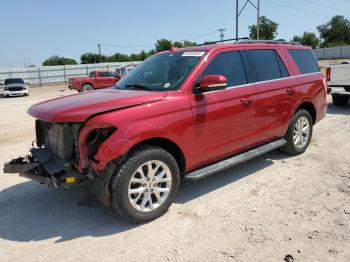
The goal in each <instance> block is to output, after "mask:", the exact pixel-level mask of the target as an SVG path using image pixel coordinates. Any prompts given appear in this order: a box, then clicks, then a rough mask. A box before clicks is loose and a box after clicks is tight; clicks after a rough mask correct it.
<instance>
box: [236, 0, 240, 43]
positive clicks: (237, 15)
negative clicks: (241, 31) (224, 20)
mask: <svg viewBox="0 0 350 262" xmlns="http://www.w3.org/2000/svg"><path fill="white" fill-rule="evenodd" d="M238 1H239V0H236V42H237V41H238V17H239V14H238Z"/></svg>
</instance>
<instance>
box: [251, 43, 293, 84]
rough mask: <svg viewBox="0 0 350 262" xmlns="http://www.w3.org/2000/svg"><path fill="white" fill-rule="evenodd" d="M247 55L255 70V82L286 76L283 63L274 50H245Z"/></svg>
mask: <svg viewBox="0 0 350 262" xmlns="http://www.w3.org/2000/svg"><path fill="white" fill-rule="evenodd" d="M247 55H248V59H249V61H250V63H251V64H252V66H253V68H254V70H255V81H256V82H261V81H267V80H272V79H278V78H282V77H286V76H288V71H287V69H286V68H285V65H284V64H283V62H282V60H280V58H279V57H278V55H277V54H275V51H274V50H247ZM279 60H280V61H279Z"/></svg>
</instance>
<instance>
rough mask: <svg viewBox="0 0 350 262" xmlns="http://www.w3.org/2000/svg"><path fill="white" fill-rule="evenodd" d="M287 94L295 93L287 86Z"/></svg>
mask: <svg viewBox="0 0 350 262" xmlns="http://www.w3.org/2000/svg"><path fill="white" fill-rule="evenodd" d="M287 94H288V95H290V96H292V95H294V94H295V90H294V89H293V88H287Z"/></svg>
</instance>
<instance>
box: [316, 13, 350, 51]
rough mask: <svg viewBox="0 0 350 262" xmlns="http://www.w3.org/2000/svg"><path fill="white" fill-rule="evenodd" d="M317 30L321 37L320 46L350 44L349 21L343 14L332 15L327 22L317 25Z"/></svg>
mask: <svg viewBox="0 0 350 262" xmlns="http://www.w3.org/2000/svg"><path fill="white" fill-rule="evenodd" d="M317 30H318V32H319V33H320V36H321V39H322V43H321V46H322V47H332V46H340V45H347V44H350V21H349V20H348V19H346V18H345V17H344V16H341V15H336V16H333V17H332V18H331V20H330V21H329V22H328V23H326V24H322V25H319V26H318V27H317Z"/></svg>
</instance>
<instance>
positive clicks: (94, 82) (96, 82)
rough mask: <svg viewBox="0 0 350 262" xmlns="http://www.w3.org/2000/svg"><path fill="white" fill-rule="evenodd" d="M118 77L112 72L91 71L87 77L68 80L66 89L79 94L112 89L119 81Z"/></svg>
mask: <svg viewBox="0 0 350 262" xmlns="http://www.w3.org/2000/svg"><path fill="white" fill-rule="evenodd" d="M120 78H121V77H120V75H118V74H116V73H115V72H113V71H102V70H99V71H92V72H91V73H90V75H89V76H88V77H74V78H69V79H68V88H69V89H71V90H72V89H75V90H78V91H79V92H83V91H90V90H93V89H101V88H107V87H112V86H113V85H114V84H115V83H117V82H118V81H119V79H120Z"/></svg>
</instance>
